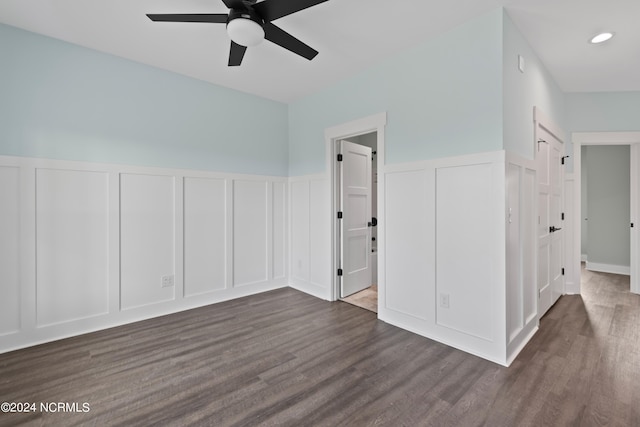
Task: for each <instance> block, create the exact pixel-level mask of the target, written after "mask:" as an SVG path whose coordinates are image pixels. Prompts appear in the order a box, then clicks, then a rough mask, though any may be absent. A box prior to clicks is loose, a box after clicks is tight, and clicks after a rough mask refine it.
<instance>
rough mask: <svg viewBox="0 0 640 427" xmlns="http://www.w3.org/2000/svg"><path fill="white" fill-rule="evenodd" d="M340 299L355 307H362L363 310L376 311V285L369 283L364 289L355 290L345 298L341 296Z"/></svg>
mask: <svg viewBox="0 0 640 427" xmlns="http://www.w3.org/2000/svg"><path fill="white" fill-rule="evenodd" d="M342 301H344V302H348V303H349V304H351V305H355V306H356V307H360V308H364V309H365V310H369V311H373V312H374V313H377V312H378V285H371V286H369V287H368V288H366V289H363V290H361V291H360V292H356V293H355V294H353V295H349V296H348V297H346V298H342Z"/></svg>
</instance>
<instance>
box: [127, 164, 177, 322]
mask: <svg viewBox="0 0 640 427" xmlns="http://www.w3.org/2000/svg"><path fill="white" fill-rule="evenodd" d="M174 215H175V178H174V177H173V176H166V175H145V174H130V173H125V174H122V175H121V176H120V251H121V252H120V268H121V270H120V289H121V296H120V301H121V308H122V309H123V310H127V309H131V308H135V307H141V306H146V305H150V304H156V303H158V302H162V301H170V300H172V299H174V297H175V285H174V286H170V287H162V282H161V278H162V276H174V283H175V271H176V268H175V256H174V254H175V229H174V226H175V217H174Z"/></svg>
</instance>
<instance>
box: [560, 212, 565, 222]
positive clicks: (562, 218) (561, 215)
mask: <svg viewBox="0 0 640 427" xmlns="http://www.w3.org/2000/svg"><path fill="white" fill-rule="evenodd" d="M560 219H561V220H563V221H564V212H562V213H561V214H560Z"/></svg>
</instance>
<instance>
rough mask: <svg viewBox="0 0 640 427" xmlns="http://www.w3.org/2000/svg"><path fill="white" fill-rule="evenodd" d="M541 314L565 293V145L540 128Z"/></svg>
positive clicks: (539, 280)
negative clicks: (563, 193)
mask: <svg viewBox="0 0 640 427" xmlns="http://www.w3.org/2000/svg"><path fill="white" fill-rule="evenodd" d="M537 136H538V143H537V153H536V163H537V166H538V316H539V317H542V316H543V315H544V314H545V313H546V312H547V310H549V308H550V307H551V306H552V305H553V304H554V303H555V302H556V301H557V300H558V298H560V296H561V295H562V294H563V293H564V275H563V274H562V270H563V233H564V231H563V230H562V222H563V219H562V187H563V186H562V183H563V182H564V166H563V165H562V157H563V153H564V147H563V144H562V142H561V141H559V140H558V139H557V138H555V137H554V136H553V135H552V134H550V133H549V132H547V131H546V130H545V129H544V128H542V127H539V128H538V134H537Z"/></svg>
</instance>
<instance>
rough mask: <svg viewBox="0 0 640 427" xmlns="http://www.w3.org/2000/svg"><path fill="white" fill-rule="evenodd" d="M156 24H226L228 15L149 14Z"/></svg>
mask: <svg viewBox="0 0 640 427" xmlns="http://www.w3.org/2000/svg"><path fill="white" fill-rule="evenodd" d="M147 16H148V17H149V19H151V20H152V21H154V22H209V23H213V24H226V23H227V17H228V15H226V14H224V13H164V14H153V13H149V14H147Z"/></svg>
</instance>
